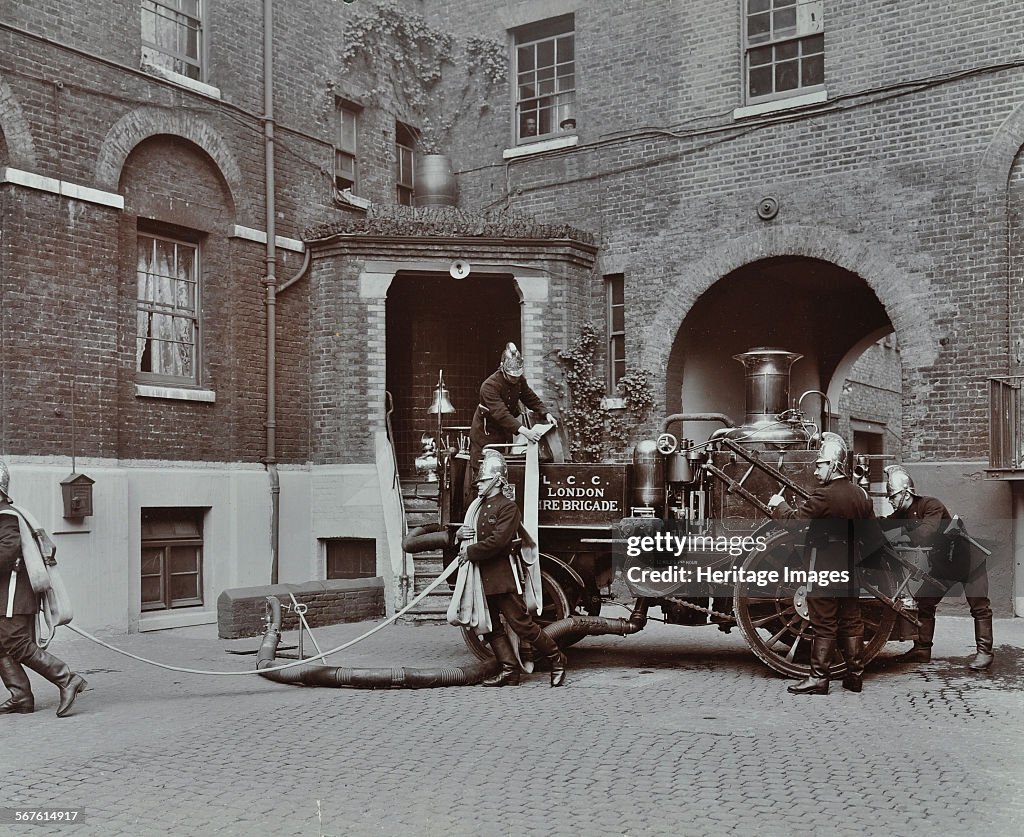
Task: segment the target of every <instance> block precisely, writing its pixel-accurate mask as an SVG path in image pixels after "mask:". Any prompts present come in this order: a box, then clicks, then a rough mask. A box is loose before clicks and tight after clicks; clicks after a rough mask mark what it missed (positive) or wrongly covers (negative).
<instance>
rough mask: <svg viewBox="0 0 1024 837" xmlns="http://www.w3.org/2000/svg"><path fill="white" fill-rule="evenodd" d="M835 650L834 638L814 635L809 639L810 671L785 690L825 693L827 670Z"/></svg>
mask: <svg viewBox="0 0 1024 837" xmlns="http://www.w3.org/2000/svg"><path fill="white" fill-rule="evenodd" d="M835 650H836V641H835V640H834V639H824V638H822V637H817V636H816V637H815V638H814V639H813V640H811V673H810V674H809V675H808V676H807V677H806V678H804V679H803V680H801V681H800V682H799V683H794V684H793V685H792V686H789V687H787V688H786V691H787V692H789V693H790V694H794V695H827V694H828V670H829V667H830V666H831V665H832V655H833V654H834V653H835Z"/></svg>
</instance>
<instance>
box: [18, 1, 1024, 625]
mask: <svg viewBox="0 0 1024 837" xmlns="http://www.w3.org/2000/svg"><path fill="white" fill-rule="evenodd" d="M268 8H269V9H270V10H271V12H272V15H271V17H270V18H269V19H267V18H265V16H264V12H265V10H266V9H268ZM401 8H404V10H405V11H404V13H403V12H401V11H399V12H396V11H394V10H400V9H401ZM388 9H391V10H392V11H388ZM1018 11H1019V10H1018V8H1017V4H1015V3H1012V2H1009V0H989V2H982V3H970V4H968V3H953V4H950V3H948V2H938V0H925V2H920V3H914V4H892V3H888V2H883V0H864V2H861V3H857V4H849V3H846V4H839V3H829V2H828V0H823V2H822V0H806V2H791V0H733V2H728V3H721V2H711V0H700V2H696V1H695V2H689V3H680V2H673V0H645V2H642V3H640V2H632V0H626V1H625V2H623V0H617V1H616V2H613V1H612V0H592V2H587V3H583V2H579V0H544V2H541V0H521V2H496V1H493V2H492V0H474V1H473V2H468V0H423V2H419V0H407V2H405V3H403V4H402V6H401V7H399V6H391V5H388V6H387V7H386V8H385V10H384V11H377V10H376V7H375V6H373V5H372V4H371V3H369V2H368V0H357V2H355V3H347V2H336V0H294V1H293V2H289V3H280V2H278V3H272V2H270V1H269V0H268V2H266V3H264V4H257V3H251V2H250V3H247V2H241V0H119V1H118V2H112V3H105V4H86V3H81V2H70V3H69V2H63V3H56V2H50V0H33V2H31V3H28V2H14V0H7V2H3V3H2V4H0V223H2V236H0V305H2V311H0V318H2V319H0V358H2V361H0V375H2V379H0V387H2V392H0V398H2V407H0V454H2V455H4V456H5V457H6V458H7V459H8V461H9V462H10V463H11V466H12V472H13V475H14V483H13V488H14V493H15V496H16V497H17V499H18V500H19V501H21V502H23V503H25V504H26V505H28V506H29V507H31V508H33V509H34V510H35V511H36V512H37V515H38V516H39V517H40V520H41V521H42V522H43V524H44V525H46V526H48V528H49V529H50V530H51V531H53V532H54V537H55V541H56V542H57V545H58V549H59V552H60V554H61V556H62V557H63V558H64V561H63V563H62V567H63V569H64V574H65V577H66V578H67V579H68V581H69V584H70V585H71V586H72V589H74V590H76V591H77V594H76V605H77V611H78V617H77V618H78V621H79V622H80V623H81V624H83V625H84V626H85V627H92V626H100V625H111V626H117V627H126V626H127V627H129V628H130V629H148V628H156V627H165V626H169V625H175V624H189V623H196V622H201V621H204V620H210V619H212V618H214V615H213V610H214V601H215V599H216V596H217V595H218V593H219V591H220V590H222V589H224V588H227V587H240V586H251V585H256V584H261V583H266V582H268V581H269V580H270V578H271V577H272V575H277V576H278V577H279V578H280V580H282V581H306V580H309V579H322V578H325V577H328V576H330V575H335V574H345V573H347V572H349V571H350V570H351V569H352V568H353V567H355V568H356V569H357V570H359V571H365V572H374V573H375V574H377V575H380V576H382V577H383V578H384V581H385V585H386V587H387V589H388V591H389V593H388V595H387V597H386V598H387V600H388V605H389V607H393V606H394V603H395V602H396V601H401V596H400V594H399V590H398V586H399V580H400V577H401V576H402V575H403V573H404V572H405V569H406V564H405V558H404V557H403V556H402V553H401V549H400V546H399V540H400V535H401V512H400V508H399V507H398V506H399V503H398V499H397V497H396V492H395V490H394V487H393V485H394V483H393V480H392V476H393V470H394V467H395V464H394V463H395V461H396V457H393V455H392V448H391V446H390V445H389V443H388V435H387V425H388V421H389V417H390V421H391V424H392V429H393V432H394V438H395V440H396V445H395V450H396V451H397V462H398V467H399V470H401V471H404V472H408V470H409V466H410V461H411V459H412V458H413V457H414V456H415V454H416V452H417V451H418V444H417V440H418V438H419V436H420V434H421V433H422V432H423V431H425V430H429V429H430V428H429V424H428V418H427V416H426V415H425V407H426V405H427V404H428V403H429V394H430V389H431V388H432V386H433V385H434V383H435V382H436V379H437V373H438V371H439V370H444V375H445V381H446V382H447V385H448V386H449V388H450V391H451V394H452V400H453V402H454V403H455V405H456V407H457V408H458V410H459V412H457V413H456V416H455V417H454V418H453V422H452V423H453V424H456V425H464V424H468V423H469V415H470V412H471V410H472V408H473V406H474V405H475V397H476V396H475V391H474V388H475V386H476V385H477V384H478V383H479V380H480V379H481V378H482V376H483V375H485V374H487V373H488V372H489V371H490V370H492V369H493V368H494V366H495V365H496V363H497V359H498V355H499V353H500V350H501V346H502V345H503V344H504V342H505V341H506V340H509V339H511V340H515V341H516V342H518V343H520V344H521V345H522V347H523V349H524V352H525V355H526V359H527V375H528V376H529V378H530V379H531V381H532V382H533V384H534V387H535V388H536V389H538V391H540V392H541V394H542V395H543V396H544V397H545V398H547V399H548V400H549V402H550V403H552V404H553V405H554V406H555V407H556V411H557V408H558V407H562V406H564V404H562V403H561V398H562V396H561V395H560V394H559V390H558V384H559V383H560V381H561V372H560V369H559V367H558V364H557V360H556V357H557V355H556V353H557V351H558V350H559V349H562V348H565V347H567V346H568V345H570V344H571V342H572V341H573V339H574V338H575V337H576V335H577V334H578V333H579V330H580V328H581V327H582V326H583V325H584V324H585V323H591V322H593V323H596V324H598V325H599V326H600V328H601V330H602V335H603V337H604V338H605V346H604V348H602V351H601V352H600V355H599V362H600V363H602V364H606V365H607V366H608V367H609V369H608V377H609V379H610V387H609V390H610V392H612V393H614V388H613V387H612V386H611V384H613V383H614V379H615V377H616V376H617V375H620V374H621V373H622V372H623V371H624V370H626V369H646V370H648V371H649V372H650V373H651V376H652V379H653V382H654V388H655V393H656V398H657V402H658V406H659V408H660V409H661V410H663V411H666V412H670V413H671V412H679V411H680V410H682V409H684V408H685V409H686V410H687V411H691V412H696V411H711V410H714V411H721V412H725V413H728V414H730V415H733V416H735V417H737V418H740V417H741V416H742V414H743V376H742V369H741V367H739V365H737V364H736V362H735V361H733V360H732V359H731V358H732V356H733V355H735V354H737V353H740V352H743V351H746V350H747V349H749V348H750V347H752V346H763V345H776V346H782V347H785V348H786V349H788V350H791V351H794V352H798V353H800V354H801V355H803V358H802V359H801V360H800V361H798V362H797V363H796V364H795V365H794V367H793V391H794V394H797V393H804V392H806V391H810V390H820V391H821V392H822V393H824V394H826V395H827V396H828V403H829V405H830V407H831V409H832V412H833V413H834V414H835V415H834V417H833V423H834V424H835V423H836V422H838V424H837V426H838V427H839V428H840V429H841V431H842V432H843V433H844V435H846V437H847V439H848V440H850V441H854V442H855V441H856V439H857V437H858V434H860V437H861V439H862V441H863V442H864V444H865V445H866V446H867V447H865V448H864V450H865V451H866V452H879V453H884V454H892V455H895V456H898V457H899V458H900V459H901V460H903V461H905V462H906V463H908V464H909V465H910V466H911V468H912V470H913V472H914V474H915V475H916V476H917V478H918V480H919V485H920V487H921V488H922V489H923V490H924V491H926V492H928V493H934V494H937V495H938V496H940V497H943V498H944V499H945V500H946V501H947V504H948V505H949V506H950V507H951V508H953V509H954V510H956V511H959V512H960V513H961V514H962V515H963V516H964V517H965V518H966V519H967V520H969V521H971V522H972V529H974V530H975V532H976V533H978V534H981V535H983V536H985V537H989V538H992V539H993V540H995V541H997V542H998V543H999V544H1001V546H1002V548H1003V550H1004V555H1003V558H1004V560H1003V561H1002V563H1001V565H1000V568H999V570H998V572H997V573H996V574H995V575H994V577H993V600H994V604H996V605H997V606H998V607H999V608H1000V609H1001V610H1002V612H1007V611H1008V610H1009V609H1010V608H1011V606H1012V604H1013V602H1014V597H1015V596H1016V599H1017V601H1018V603H1019V602H1020V601H1021V597H1024V586H1022V581H1021V579H1020V578H1019V576H1020V574H1017V575H1018V577H1016V578H1015V577H1013V575H1012V573H1011V564H1012V562H1013V555H1014V554H1015V552H1014V550H1017V549H1019V548H1020V546H1019V545H1020V544H1022V543H1024V535H1022V533H1021V531H1019V527H1020V526H1021V525H1022V523H1021V521H1022V520H1024V510H1022V503H1024V500H1022V496H1024V495H1021V494H1020V493H1018V492H1017V490H1016V483H1013V482H999V481H993V480H986V479H985V476H986V474H985V469H986V466H987V464H988V454H989V442H988V421H989V408H988V379H989V377H991V376H997V375H1016V374H1021V373H1022V372H1024V369H1022V365H1024V351H1022V350H1021V346H1022V345H1024V338H1021V337H1020V336H1019V335H1020V334H1021V318H1022V313H1024V296H1022V292H1021V290H1020V288H1021V287H1022V283H1021V281H1020V279H1021V276H1022V273H1024V255H1022V247H1021V235H1020V230H1021V224H1022V217H1024V173H1022V172H1024V164H1022V162H1021V155H1020V150H1021V147H1022V145H1024V95H1022V93H1021V90H1022V89H1024V86H1022V84H1021V81H1022V76H1024V59H1022V58H1021V55H1020V39H1019V36H1018V35H1017V34H1016V32H1017V27H1016V26H1015V25H1014V24H1015V23H1016V21H1017V17H1018V14H1017V12H1018ZM388 14H392V15H397V16H398V17H400V18H404V19H406V20H407V21H410V22H412V23H413V24H415V25H413V26H412V27H411V29H410V30H409V31H410V32H411V34H412V36H418V37H425V38H427V40H428V41H429V42H430V43H433V44H439V45H440V46H439V48H440V49H441V51H442V53H444V52H445V51H446V50H447V51H448V53H449V54H450V55H451V56H455V55H456V54H458V56H462V57H464V56H465V55H471V56H476V57H477V59H478V67H477V71H476V75H475V76H474V75H473V74H472V73H470V72H469V71H468V70H467V69H466V67H468V66H469V67H471V66H472V64H471V63H470V65H466V64H463V63H458V62H455V61H452V60H448V61H447V63H445V60H444V55H443V54H442V61H441V63H442V64H444V66H443V67H442V70H443V72H441V75H440V81H439V84H438V86H437V87H435V88H430V89H426V90H425V91H422V90H421V91H420V92H421V93H424V96H423V97H421V98H420V99H417V98H416V96H413V95H401V91H400V90H399V89H398V88H400V87H401V85H402V84H403V83H405V82H402V81H401V80H398V81H396V80H395V79H394V78H391V79H390V80H389V81H390V83H392V84H393V85H396V88H395V90H396V91H397V92H390V93H389V92H388V90H387V89H385V90H384V91H383V92H381V86H380V84H379V81H380V79H379V77H375V76H374V73H373V63H372V60H371V59H372V58H373V57H374V56H375V55H377V56H378V57H379V55H380V51H379V50H377V51H376V52H375V51H374V49H373V41H372V38H373V35H374V31H375V30H374V27H373V25H372V21H373V20H374V19H377V18H379V17H380V16H383V15H388ZM418 16H422V18H420V17H418ZM360 20H369V21H370V22H371V23H370V24H364V25H362V27H361V28H360V27H359V26H356V27H355V28H351V27H353V25H354V24H358V23H359V21H360ZM439 33H440V34H444V33H450V37H449V40H448V41H445V40H444V39H443V38H441V37H440V36H439ZM359 39H363V41H364V42H365V43H363V42H360V40H359ZM266 41H269V42H270V43H272V45H273V49H272V55H271V56H265V50H264V44H265V42H266ZM493 42H497V44H498V47H499V48H500V53H499V54H500V55H501V56H503V59H502V60H503V61H505V62H507V67H503V68H502V70H503V72H504V78H500V77H499V75H500V74H498V73H497V72H495V68H494V55H495V54H496V53H494V51H493V50H491V51H490V52H488V51H487V49H486V47H487V44H490V43H493ZM352 44H355V46H356V48H355V49H354V56H353V55H350V54H348V53H346V47H347V46H350V45H352ZM361 47H365V49H362V48H361ZM487 56H490V59H489V60H490V62H491V63H490V64H488V63H487ZM268 57H270V58H272V60H269V61H268V60H265V59H266V58H268ZM480 67H483V68H484V69H483V70H480V69H479V68H480ZM460 68H462V69H461V70H460ZM484 71H486V72H487V73H490V76H489V78H491V79H492V83H491V85H490V86H488V85H486V84H484V85H482V86H481V84H482V83H481V82H480V73H481V72H484ZM460 72H461V73H463V74H462V75H460ZM409 75H410V76H411V75H415V74H409ZM265 76H266V77H269V78H271V79H272V93H273V95H272V96H271V97H269V100H268V98H267V97H266V96H265V85H264V77H265ZM494 79H497V80H496V81H495V80H494ZM385 87H386V86H385ZM415 92H416V91H412V93H415ZM430 115H441V116H444V117H445V118H446V119H447V118H449V117H450V120H449V121H451V122H453V123H454V129H452V130H449V131H447V132H446V135H445V136H444V139H445V148H444V150H445V151H446V152H447V153H448V154H449V156H450V158H451V160H452V161H453V165H454V169H455V171H456V176H457V183H458V196H459V197H458V201H459V209H458V210H429V209H428V210H422V211H421V210H416V211H413V210H412V209H408V208H405V207H403V206H401V204H404V203H408V202H410V201H411V199H412V195H413V192H412V186H411V183H412V176H411V174H412V169H413V168H415V166H416V165H420V166H421V167H422V163H414V162H413V160H414V158H413V157H412V154H411V151H412V145H413V144H414V143H415V139H416V135H417V133H418V132H419V133H420V134H425V133H426V131H427V128H428V123H429V122H430V121H431V120H430ZM442 121H444V120H442ZM268 138H269V139H270V140H272V141H271V142H268ZM268 147H269V148H270V160H271V161H272V165H271V166H270V167H269V173H268V166H267V165H266V161H267V159H268V152H267V149H268ZM416 159H421V158H416ZM421 173H422V169H421ZM268 240H269V241H268ZM455 261H462V262H464V263H467V264H468V265H469V266H470V267H471V270H470V272H469V275H468V276H466V277H465V278H454V277H453V276H452V275H451V274H450V273H449V269H450V267H451V266H452V263H453V262H455ZM887 336H889V337H890V343H889V345H888V346H887V345H886V342H885V338H886V337H887ZM879 341H881V343H880V342H879ZM897 345H898V348H899V351H898V353H897V352H896V350H895V346H897ZM865 353H867V356H866V359H864V360H860V359H861V358H862V356H865ZM872 353H882V354H886V353H887V358H888V359H887V360H886V359H884V358H879V359H876V361H877V362H876V361H873V360H872ZM859 360H860V364H861V365H860V366H856V364H857V363H858V361H859ZM893 363H896V364H898V366H896V367H894V366H893ZM897 368H898V370H899V371H898V374H893V373H892V370H894V369H897ZM854 369H861V370H865V371H863V372H859V373H856V374H852V373H851V370H854ZM844 386H845V387H846V388H847V391H846V392H845V393H844ZM387 392H390V393H391V400H390V401H389V400H388V397H387V395H386V393H387ZM851 398H854V399H856V400H855V402H851V401H850V399H851ZM883 402H884V403H883ZM823 403H824V399H822V404H823ZM894 403H895V404H897V405H898V406H897V407H896V408H893V406H892V405H893V404H894ZM819 409H822V406H821V404H819V405H816V406H814V407H813V410H819ZM656 425H657V418H656V417H652V419H651V420H650V425H649V426H647V427H642V428H636V429H635V433H636V435H637V437H641V436H643V435H646V434H647V433H649V432H651V431H653V430H654V429H655V428H656ZM708 429H709V428H708V427H706V426H702V425H700V424H696V423H694V424H693V426H691V427H688V428H686V433H687V435H688V436H692V437H693V438H701V437H702V435H703V436H706V435H707V432H708ZM879 433H881V435H882V436H883V438H884V441H883V443H882V447H881V450H877V445H878V442H877V439H875V438H873V437H875V436H877V435H878V434H879ZM868 437H872V438H868ZM869 448H870V449H869ZM79 472H81V473H84V474H86V475H87V476H88V477H90V478H91V479H93V480H95V483H94V485H93V486H92V491H93V495H92V503H93V508H92V512H93V513H92V514H91V515H89V516H69V517H65V516H64V509H63V505H62V498H61V481H62V480H63V479H65V478H66V477H67V476H68V475H69V473H79ZM1015 521H1016V522H1015ZM1014 584H1016V585H1017V589H1016V591H1015V590H1014Z"/></svg>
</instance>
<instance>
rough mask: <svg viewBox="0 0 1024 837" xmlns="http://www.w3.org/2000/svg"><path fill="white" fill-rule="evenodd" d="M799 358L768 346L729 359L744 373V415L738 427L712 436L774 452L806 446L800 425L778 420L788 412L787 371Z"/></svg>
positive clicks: (797, 355)
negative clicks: (739, 364)
mask: <svg viewBox="0 0 1024 837" xmlns="http://www.w3.org/2000/svg"><path fill="white" fill-rule="evenodd" d="M802 357H803V355H801V354H797V353H796V352H787V351H786V350H785V349H778V348H772V347H769V346H760V347H757V348H754V349H751V350H750V351H748V352H743V353H742V354H738V355H733V358H734V359H735V360H738V361H739V362H740V363H742V364H743V368H744V369H745V370H746V381H745V402H744V403H745V404H746V415H745V416H744V418H743V424H742V425H741V426H740V427H734V428H731V429H729V430H725V431H718V432H717V433H715V435H716V436H723V435H724V436H727V437H728V438H730V439H733V440H734V441H737V442H744V443H750V444H754V445H758V446H765V447H772V448H778V449H785V448H790V447H794V446H797V445H799V446H801V447H803V446H806V444H807V439H808V433H807V430H806V429H805V428H804V427H803V426H802V425H801V423H800V422H799V421H798V420H796V419H795V418H794V420H793V421H785V420H782V419H780V418H779V415H780V414H781V413H784V412H785V411H786V410H788V409H790V404H789V378H790V369H791V368H792V366H793V364H794V363H796V362H797V361H798V360H800V358H802Z"/></svg>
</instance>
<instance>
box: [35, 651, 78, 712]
mask: <svg viewBox="0 0 1024 837" xmlns="http://www.w3.org/2000/svg"><path fill="white" fill-rule="evenodd" d="M21 662H22V664H23V665H26V666H28V667H29V668H30V669H32V671H34V672H35V673H36V674H40V675H42V676H43V677H45V678H46V679H47V680H49V681H50V682H51V683H53V684H54V685H55V686H56V687H57V688H58V689H60V704H59V705H58V706H57V717H58V718H63V717H64V716H65V715H67V714H68V712H70V711H71V704H73V703H74V702H75V698H76V697H78V693H79V692H81V691H82V690H83V689H84V688H85V687H86V686H87V685H88V684H87V683H86V682H85V679H84V678H82V677H80V676H79V675H77V674H74V673H73V672H72V671H71V669H69V668H68V664H67V663H65V662H64V661H63V660H61V659H59V658H58V657H55V656H53V654H50V653H49V652H47V651H44V650H43V649H42V648H39V647H36V648H35V650H34V651H32V652H31V653H29V655H28V656H27V657H25V658H24V659H23V660H21Z"/></svg>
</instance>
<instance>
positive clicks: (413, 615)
mask: <svg viewBox="0 0 1024 837" xmlns="http://www.w3.org/2000/svg"><path fill="white" fill-rule="evenodd" d="M437 489H438V483H436V482H418V481H416V480H403V481H402V503H403V505H404V507H405V519H406V524H407V525H408V527H409V529H414V528H415V527H417V526H423V525H425V524H427V523H436V522H437V519H438V517H437V515H438V490H437ZM411 558H412V560H413V562H414V566H415V575H416V579H415V587H414V589H413V591H412V593H411V594H410V596H409V601H412V600H413V599H414V598H415V597H416V596H418V595H419V594H420V593H421V592H423V590H424V589H425V588H427V587H429V586H430V582H432V581H433V580H434V579H435V578H437V577H438V576H439V575H440V574H441V573H442V572H443V570H444V566H443V559H442V555H441V551H440V550H434V551H429V552H418V553H416V554H415V555H412V556H411ZM451 598H452V591H451V588H450V587H449V586H448V582H446V581H442V582H441V583H440V584H439V585H438V586H437V587H436V588H435V589H434V591H433V592H432V593H431V594H430V595H429V596H427V597H426V598H425V599H424V600H423V601H422V602H420V603H419V604H418V605H417V606H416V607H415V608H413V609H412V610H410V611H409V612H408V613H407V614H405V616H403V617H402V621H404V622H409V623H412V624H416V625H440V624H444V623H445V622H446V621H447V620H446V618H445V614H446V612H447V610H448V603H449V602H450V601H451Z"/></svg>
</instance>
